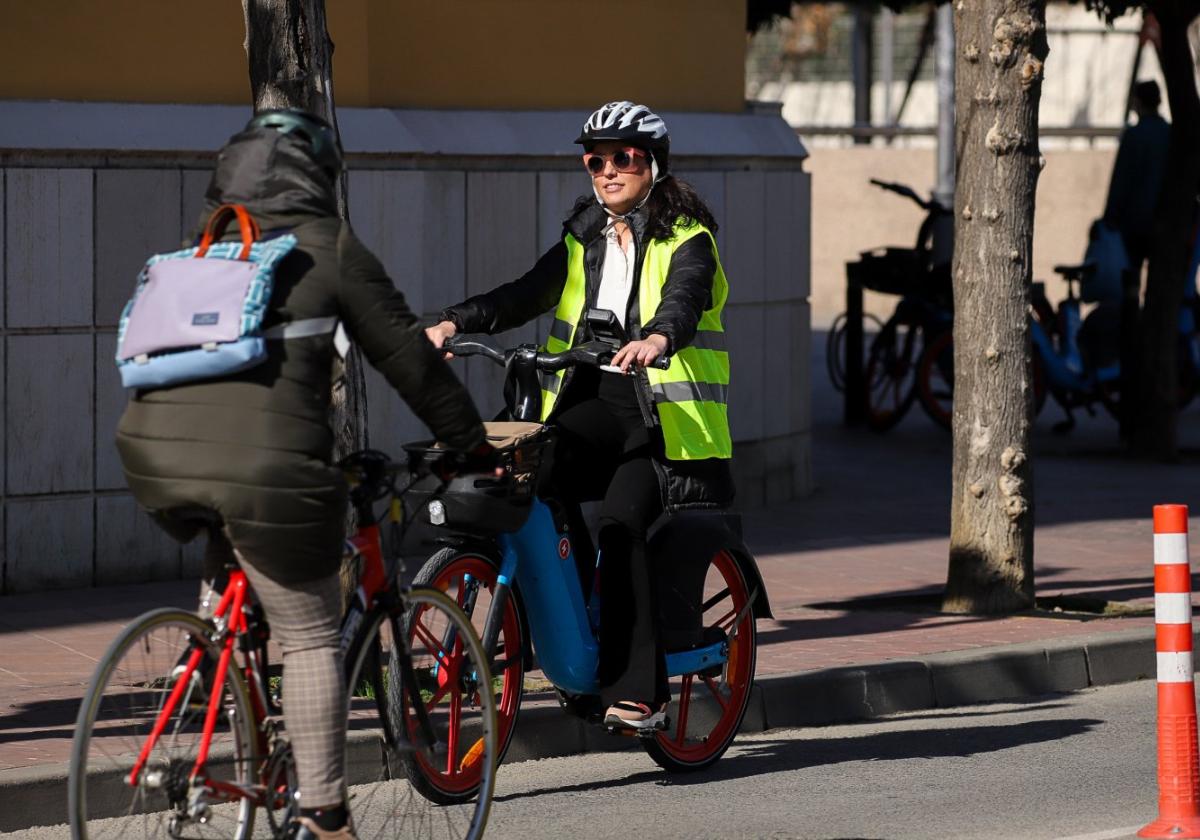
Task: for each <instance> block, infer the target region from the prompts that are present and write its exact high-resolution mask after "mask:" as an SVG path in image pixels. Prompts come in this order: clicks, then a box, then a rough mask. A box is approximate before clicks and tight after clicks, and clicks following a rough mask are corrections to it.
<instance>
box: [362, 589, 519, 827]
mask: <svg viewBox="0 0 1200 840" xmlns="http://www.w3.org/2000/svg"><path fill="white" fill-rule="evenodd" d="M404 599H405V602H406V610H405V612H404V615H403V617H398V616H390V615H388V614H385V613H383V612H375V613H372V614H370V615H369V616H368V617H367V618H366V620H365V622H364V625H363V626H362V627H361V628H360V630H359V632H358V634H357V635H356V638H355V641H354V642H353V643H352V644H351V646H350V649H349V652H348V653H347V657H346V669H347V686H348V687H349V690H350V694H351V702H352V704H354V706H357V708H355V707H354V706H352V709H351V717H350V724H349V729H350V731H349V734H348V739H347V754H348V760H347V782H348V784H349V790H350V801H351V806H352V810H353V813H354V820H355V826H356V830H357V831H358V834H359V836H360V837H401V836H404V837H410V836H412V837H421V838H430V839H431V840H432V839H433V838H439V840H440V838H451V837H453V838H465V840H475V838H479V837H482V836H483V832H484V829H485V828H486V826H487V820H488V816H489V814H490V812H491V805H492V796H493V794H494V791H495V771H496V756H497V739H496V708H495V701H494V697H493V696H492V694H491V693H490V692H475V694H474V695H472V696H473V698H474V699H475V700H477V703H476V704H475V710H474V713H473V714H471V715H470V716H469V717H470V720H469V721H468V722H467V723H465V724H464V722H463V717H462V716H461V715H462V712H461V709H462V704H461V698H460V705H459V708H460V713H459V714H460V717H459V726H460V728H461V729H465V730H466V731H467V734H468V737H470V738H472V748H471V749H470V750H468V751H466V753H464V755H463V758H462V761H461V762H460V771H461V769H462V768H463V767H465V766H466V763H467V761H468V760H470V761H471V770H472V772H476V771H477V775H476V778H475V781H474V784H473V785H472V786H471V789H470V790H469V791H462V792H459V795H457V796H454V797H444V796H438V795H437V794H438V793H439V792H438V790H437V789H436V788H434V787H431V786H430V784H429V780H428V779H427V778H426V777H425V776H424V775H422V774H421V773H419V772H415V770H414V768H415V767H420V766H422V764H424V765H426V766H428V765H431V764H432V763H434V761H436V760H437V759H438V757H439V755H440V752H441V750H442V749H445V756H446V759H447V763H448V764H449V763H451V762H452V761H453V760H454V759H451V758H450V755H451V749H450V748H451V747H453V748H454V749H453V752H454V754H455V759H456V758H457V751H458V750H457V744H456V741H457V739H458V737H459V736H456V741H451V740H450V738H449V737H448V722H449V718H450V716H451V714H450V709H447V710H446V714H442V713H440V712H439V710H438V709H437V708H436V707H437V706H439V705H440V704H438V703H436V702H434V703H433V704H432V705H433V706H434V707H435V708H433V709H432V714H431V715H430V718H431V722H432V724H433V726H434V728H435V730H436V732H437V734H438V736H439V738H438V740H437V742H436V743H435V745H434V747H433V749H428V748H425V747H423V746H421V743H422V742H421V737H420V733H419V724H418V723H417V722H416V721H415V720H414V718H415V713H414V705H413V704H412V703H411V702H409V700H408V699H407V698H409V697H410V694H409V692H410V691H411V690H413V689H414V688H415V689H416V690H417V691H418V692H419V693H420V692H423V691H424V688H421V687H417V686H410V685H409V684H408V682H409V681H408V680H406V679H405V678H404V676H403V674H404V673H405V671H406V670H408V671H409V672H410V673H413V674H414V675H415V676H416V678H417V679H418V681H419V680H420V679H422V678H424V679H425V680H433V682H427V683H424V684H420V683H419V685H425V686H432V685H436V684H437V682H436V681H437V676H436V674H437V671H436V670H435V667H434V663H435V662H436V664H437V665H438V666H440V665H443V664H446V660H445V659H443V660H437V659H436V657H433V658H432V661H431V657H430V656H424V655H422V652H421V651H420V650H415V651H413V652H412V654H411V658H410V660H409V663H408V665H409V666H410V668H406V666H405V662H404V659H403V653H402V652H401V650H400V648H399V647H398V646H397V645H396V644H395V639H396V638H397V634H398V633H402V632H406V630H401V628H408V627H409V625H410V621H411V620H412V617H413V616H414V615H428V614H429V613H430V612H431V611H433V612H436V613H437V614H438V615H439V616H440V617H441V619H440V621H439V623H438V624H437V625H436V627H437V629H439V630H442V631H445V630H448V629H449V628H453V630H454V635H455V638H456V639H457V640H458V641H456V644H455V647H454V649H453V651H452V654H451V657H449V658H448V659H449V665H450V667H449V668H448V669H447V671H446V672H445V673H446V674H447V679H446V680H445V682H446V684H450V683H451V682H454V683H457V684H458V685H459V686H460V688H461V687H462V685H463V683H461V682H459V681H458V680H456V679H455V677H462V676H463V675H464V674H469V673H472V672H473V673H474V674H475V675H477V676H476V679H478V680H479V681H480V682H482V683H483V684H486V685H490V684H491V674H490V672H489V671H488V670H487V662H486V660H485V658H484V655H483V645H482V643H481V642H480V641H479V637H478V636H477V635H476V633H475V631H474V629H473V628H472V627H471V624H470V621H469V620H468V619H467V617H466V616H465V615H464V614H463V612H462V611H461V610H460V609H458V606H457V605H456V604H455V603H454V602H453V601H452V600H451V599H449V598H448V597H447V596H446V595H444V594H442V593H441V592H437V591H435V590H429V589H414V590H412V591H410V592H408V593H406V594H405V596H404ZM426 653H427V652H426ZM364 684H369V685H370V686H371V689H370V690H371V692H373V693H374V698H373V699H366V702H364V699H365V698H363V697H362V696H361V694H362V690H363V687H364ZM460 693H461V692H460ZM356 695H357V696H356ZM422 696H423V695H422ZM429 699H431V700H436V695H432V692H431V697H430V698H429ZM423 700H424V697H423ZM425 702H428V701H425ZM451 708H453V703H452V704H451ZM460 734H461V733H460ZM441 736H446V737H445V738H444V740H443V738H442V737H441ZM431 756H432V757H433V758H432V759H431Z"/></svg>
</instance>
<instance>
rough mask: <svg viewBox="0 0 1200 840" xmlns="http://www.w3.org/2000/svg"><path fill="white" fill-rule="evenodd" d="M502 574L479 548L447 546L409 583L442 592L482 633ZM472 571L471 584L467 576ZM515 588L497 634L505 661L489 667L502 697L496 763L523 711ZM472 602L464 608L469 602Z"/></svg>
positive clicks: (519, 615) (498, 653) (519, 621)
mask: <svg viewBox="0 0 1200 840" xmlns="http://www.w3.org/2000/svg"><path fill="white" fill-rule="evenodd" d="M499 574H500V568H499V563H498V562H497V561H496V560H495V559H494V558H492V557H488V556H486V555H484V554H483V553H482V552H474V551H464V550H462V549H457V548H452V547H447V548H443V549H441V550H439V551H437V552H435V553H434V554H432V555H431V556H430V558H429V559H428V560H426V561H425V563H424V565H422V566H421V570H420V571H419V572H417V576H416V577H415V578H414V579H413V586H423V587H429V588H431V589H437V590H439V591H441V592H445V593H446V594H447V595H449V596H450V597H451V598H453V599H454V601H455V603H457V604H458V606H459V607H460V608H462V609H463V611H464V612H466V613H467V617H468V618H469V619H471V623H472V625H473V626H474V627H475V631H476V632H477V633H480V634H481V635H482V633H483V626H484V622H485V621H486V620H487V615H488V611H489V608H490V607H491V594H492V593H494V592H495V587H496V577H497V576H498V575H499ZM467 575H469V576H471V577H472V578H473V579H474V582H475V586H474V588H473V589H472V586H471V583H470V582H468V581H467V580H465V578H464V576H467ZM519 597H520V596H519V594H518V593H517V592H516V590H515V589H513V590H511V591H510V592H509V597H508V600H507V601H506V602H505V605H504V616H503V619H502V621H501V624H500V633H499V635H498V636H497V638H496V642H497V644H496V652H495V656H496V658H497V659H498V660H500V662H501V663H503V664H504V667H503V668H502V669H493V670H492V678H493V680H497V679H498V680H500V691H499V695H500V700H499V702H498V703H497V709H496V714H497V719H498V724H499V729H498V738H497V740H498V742H499V744H500V750H499V752H498V753H497V755H496V763H497V765H499V764H502V763H503V762H504V756H505V754H506V753H507V752H508V746H509V744H510V743H512V737H513V733H514V732H516V726H517V718H518V716H519V714H520V711H521V693H522V691H523V689H524V684H525V656H524V651H525V645H526V644H527V638H526V635H525V632H526V631H525V627H524V623H523V621H522V613H521V609H520V607H519V606H518V598H519ZM468 606H469V607H471V609H470V610H469V611H468V610H467V607H468Z"/></svg>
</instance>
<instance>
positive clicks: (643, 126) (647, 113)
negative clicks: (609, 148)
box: [575, 99, 671, 181]
mask: <svg viewBox="0 0 1200 840" xmlns="http://www.w3.org/2000/svg"><path fill="white" fill-rule="evenodd" d="M601 140H619V141H621V142H625V143H628V144H629V145H631V146H637V147H638V148H640V149H645V150H646V151H648V152H650V154H651V155H652V156H653V161H654V163H655V164H657V171H656V172H655V174H654V179H655V180H656V181H657V180H659V179H660V178H662V177H663V176H664V175H666V174H667V170H668V162H669V160H670V155H671V136H670V135H669V134H668V133H667V124H666V123H664V122H663V121H662V117H660V116H658V114H655V113H654V112H653V111H651V110H650V109H649V108H647V107H646V106H645V105H638V104H635V103H633V102H630V101H629V100H627V99H626V100H621V101H620V102H609V103H608V104H607V105H604V106H601V107H600V108H597V109H596V110H595V111H594V112H593V113H592V115H591V116H590V117H588V119H587V122H585V123H584V124H583V131H582V132H580V134H579V137H578V139H576V140H575V142H576V143H578V144H579V145H581V146H583V147H584V148H585V149H586V148H590V147H591V146H593V145H594V144H596V143H598V142H600V141H601Z"/></svg>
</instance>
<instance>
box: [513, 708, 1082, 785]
mask: <svg viewBox="0 0 1200 840" xmlns="http://www.w3.org/2000/svg"><path fill="white" fill-rule="evenodd" d="M1101 723H1103V721H1101V720H1095V719H1092V718H1067V719H1046V720H1034V721H1022V722H1019V723H1013V724H1007V725H1003V726H965V727H955V728H953V729H911V730H904V731H897V732H876V733H872V734H870V735H862V736H853V735H851V736H848V737H844V738H802V739H797V740H778V739H764V740H756V741H753V742H750V743H744V744H743V745H742V747H741V748H740V749H739V750H738V751H737V752H736V753H735V754H733V755H726V756H725V757H723V758H722V759H721V760H720V761H718V762H717V763H716V764H715V765H714V766H712V767H711V768H709V769H708V770H703V771H699V772H696V773H686V774H675V775H667V774H665V773H663V772H662V771H646V772H639V773H634V774H632V775H630V776H626V777H624V778H621V779H605V780H597V781H595V782H591V783H581V784H575V785H563V786H561V787H545V788H539V789H537V790H530V791H524V792H521V793H512V794H507V795H504V796H497V797H496V801H497V802H510V801H513V800H517V799H525V798H528V797H533V796H541V795H544V794H554V793H576V792H582V791H594V790H603V789H605V788H621V787H626V786H628V785H634V784H642V783H654V784H658V785H662V786H664V787H667V786H689V785H697V784H707V783H709V782H714V781H721V780H726V779H741V778H749V777H752V776H760V775H762V774H764V773H779V772H789V771H793V770H803V769H806V768H809V767H826V766H831V765H836V764H844V763H847V762H852V761H904V760H907V759H913V758H926V759H928V758H954V757H957V758H963V757H966V756H971V755H979V754H981V753H991V752H998V751H1000V750H1007V749H1012V748H1013V747H1022V746H1026V745H1028V744H1038V743H1043V742H1046V741H1059V740H1063V739H1065V738H1071V737H1074V736H1076V735H1083V734H1086V733H1087V732H1090V731H1091V730H1092V729H1093V728H1095V727H1096V726H1098V725H1100V724H1101ZM735 743H736V742H735ZM647 760H648V759H647Z"/></svg>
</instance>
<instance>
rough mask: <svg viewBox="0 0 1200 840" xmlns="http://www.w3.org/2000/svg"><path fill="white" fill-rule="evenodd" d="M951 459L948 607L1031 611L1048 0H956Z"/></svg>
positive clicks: (972, 610)
mask: <svg viewBox="0 0 1200 840" xmlns="http://www.w3.org/2000/svg"><path fill="white" fill-rule="evenodd" d="M954 25H955V33H956V43H957V46H958V56H957V61H956V68H955V73H956V76H957V93H956V97H955V100H956V101H955V113H956V118H957V127H956V128H957V139H958V144H957V148H958V156H959V157H958V185H957V190H956V194H955V202H954V212H955V227H956V235H955V241H954V310H955V311H954V459H953V470H952V495H951V511H950V567H949V575H948V580H947V584H946V595H945V600H944V601H943V605H942V608H943V609H944V610H946V611H948V612H956V613H999V612H1009V611H1012V610H1017V609H1023V608H1026V607H1030V606H1032V605H1033V483H1032V466H1031V464H1030V460H1029V448H1028V444H1029V428H1030V424H1031V414H1032V406H1033V389H1032V377H1031V375H1030V346H1029V314H1028V311H1029V287H1030V276H1031V265H1032V259H1031V257H1032V250H1033V207H1034V193H1035V190H1036V188H1037V179H1038V173H1039V171H1040V169H1041V163H1042V161H1041V155H1040V153H1039V151H1038V134H1037V125H1038V101H1039V99H1040V97H1041V87H1042V85H1041V83H1042V67H1043V64H1044V62H1045V59H1046V54H1047V52H1048V51H1049V50H1048V47H1047V44H1046V24H1045V4H1044V0H959V2H958V3H956V4H955V13H954Z"/></svg>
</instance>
